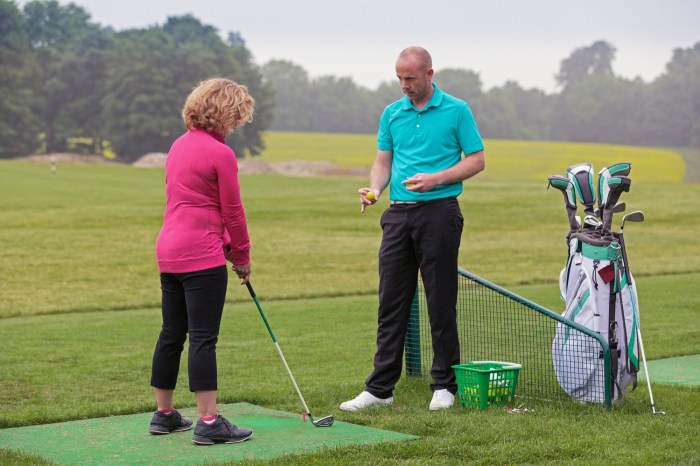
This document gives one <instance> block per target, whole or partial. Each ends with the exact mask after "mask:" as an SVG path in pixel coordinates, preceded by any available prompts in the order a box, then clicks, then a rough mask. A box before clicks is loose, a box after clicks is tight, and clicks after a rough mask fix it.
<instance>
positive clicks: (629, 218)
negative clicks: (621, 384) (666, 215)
mask: <svg viewBox="0 0 700 466" xmlns="http://www.w3.org/2000/svg"><path fill="white" fill-rule="evenodd" d="M643 221H644V212H642V211H640V210H637V211H634V212H630V213H629V214H627V215H625V216H624V217H622V224H621V225H620V235H619V236H620V249H621V250H622V263H623V264H624V267H625V278H626V279H627V286H631V285H632V282H631V278H630V277H631V276H630V270H629V264H628V263H627V251H626V249H625V237H624V233H623V230H624V228H625V222H636V223H641V222H643ZM637 339H638V340H639V350H640V351H641V353H642V362H643V363H644V373H645V374H646V379H647V389H648V390H649V400H650V401H651V412H652V413H653V414H654V415H664V414H666V412H665V411H657V410H656V405H655V404H654V395H653V394H652V392H651V377H649V368H648V367H647V357H646V354H644V343H643V342H642V330H641V325H640V323H639V315H637Z"/></svg>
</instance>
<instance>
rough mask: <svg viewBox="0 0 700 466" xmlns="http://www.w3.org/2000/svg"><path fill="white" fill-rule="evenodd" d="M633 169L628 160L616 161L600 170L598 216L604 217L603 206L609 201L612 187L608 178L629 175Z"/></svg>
mask: <svg viewBox="0 0 700 466" xmlns="http://www.w3.org/2000/svg"><path fill="white" fill-rule="evenodd" d="M631 170H632V164H630V163H628V162H622V163H616V164H615V165H611V166H609V167H605V168H603V169H602V170H601V171H599V172H598V186H597V188H598V212H597V213H598V218H599V219H601V220H602V219H603V206H604V205H605V204H606V203H607V200H608V195H609V193H610V188H609V186H608V180H609V179H610V178H612V177H614V176H627V175H629V174H630V171H631Z"/></svg>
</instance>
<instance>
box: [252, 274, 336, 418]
mask: <svg viewBox="0 0 700 466" xmlns="http://www.w3.org/2000/svg"><path fill="white" fill-rule="evenodd" d="M246 286H247V287H248V292H249V293H250V296H251V297H252V298H253V301H254V302H255V305H256V306H257V307H258V312H260V317H262V320H263V322H265V327H267V331H268V332H269V333H270V337H271V338H272V342H273V343H274V344H275V348H277V352H278V353H279V355H280V357H281V358H282V362H283V363H284V367H285V368H286V369H287V373H288V374H289V377H290V378H291V379H292V383H293V384H294V388H295V389H296V391H297V394H298V395H299V399H300V400H301V404H302V405H304V409H305V410H306V415H307V416H309V419H311V423H312V424H313V425H315V426H316V427H330V426H332V425H333V421H334V419H333V416H326V417H323V418H321V419H319V420H317V421H314V418H313V416H312V415H311V411H309V407H308V406H307V405H306V401H304V397H303V396H302V395H301V391H300V390H299V386H298V385H297V382H296V380H294V375H292V371H291V369H289V364H287V360H286V359H285V358H284V354H282V350H281V349H280V345H279V344H278V343H277V338H275V334H274V333H273V332H272V328H270V324H269V323H268V322H267V318H266V317H265V313H264V312H263V310H262V307H260V302H259V301H258V298H257V296H256V295H255V291H254V290H253V285H251V284H250V282H247V283H246Z"/></svg>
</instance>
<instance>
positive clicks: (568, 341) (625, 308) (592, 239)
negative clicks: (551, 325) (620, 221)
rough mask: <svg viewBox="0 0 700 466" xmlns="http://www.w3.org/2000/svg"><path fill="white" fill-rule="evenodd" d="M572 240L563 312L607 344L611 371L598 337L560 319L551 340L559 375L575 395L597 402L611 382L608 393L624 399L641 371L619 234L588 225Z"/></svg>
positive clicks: (631, 287) (632, 291)
mask: <svg viewBox="0 0 700 466" xmlns="http://www.w3.org/2000/svg"><path fill="white" fill-rule="evenodd" d="M568 244H569V256H568V260H567V263H566V266H565V267H564V269H563V270H562V271H561V274H560V280H559V284H560V292H561V298H562V299H563V300H564V301H565V302H566V310H565V311H564V313H563V314H562V315H563V316H564V317H565V318H567V319H569V320H571V321H573V322H576V323H577V324H580V325H581V326H583V327H586V328H588V329H590V330H592V331H594V332H596V333H598V334H600V336H601V337H602V338H603V339H604V340H605V341H606V342H607V343H608V346H609V348H610V356H611V358H610V359H611V363H610V372H611V373H610V374H609V377H606V374H605V365H604V354H603V351H602V350H601V345H600V343H599V342H598V341H597V340H595V339H593V338H591V337H590V336H588V335H585V334H583V333H581V332H578V331H575V330H572V329H571V327H567V326H565V325H562V324H558V325H557V329H556V333H555V337H554V341H553V344H552V356H553V361H554V370H555V373H556V375H557V380H558V381H559V384H560V385H561V387H562V388H563V389H564V391H566V393H568V394H569V395H570V396H571V397H572V398H574V399H576V400H579V401H582V402H596V403H603V402H604V401H605V400H604V397H605V389H606V387H605V384H606V383H610V384H611V385H612V387H609V389H610V392H609V393H611V394H612V399H613V400H618V401H619V400H621V399H622V396H623V394H624V393H626V392H628V391H631V390H633V389H634V388H635V387H636V386H637V372H638V370H639V360H638V354H639V353H638V342H637V326H638V322H639V319H638V315H639V314H638V308H637V302H638V301H637V291H636V287H635V284H634V279H633V278H632V276H631V275H630V274H629V273H625V270H624V261H623V259H622V252H621V249H620V244H619V242H618V241H617V236H616V234H612V235H605V236H603V235H602V234H601V232H600V231H598V230H593V229H586V228H583V229H580V230H578V231H572V232H571V233H570V234H569V235H568ZM627 277H629V282H628V278H627ZM630 386H631V388H630Z"/></svg>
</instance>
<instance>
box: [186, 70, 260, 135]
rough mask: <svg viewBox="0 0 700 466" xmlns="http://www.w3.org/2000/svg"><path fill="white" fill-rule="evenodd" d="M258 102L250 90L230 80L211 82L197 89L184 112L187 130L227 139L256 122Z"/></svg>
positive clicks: (188, 97) (220, 79) (188, 100)
mask: <svg viewBox="0 0 700 466" xmlns="http://www.w3.org/2000/svg"><path fill="white" fill-rule="evenodd" d="M254 109H255V100H254V99H253V98H252V97H251V96H250V94H248V88H247V87H246V86H244V85H242V84H237V83H235V82H233V81H231V80H230V79H225V78H211V79H207V80H205V81H202V82H200V83H199V84H198V85H197V87H195V88H194V89H193V90H192V92H191V93H190V95H189V96H187V100H186V101H185V106H184V107H183V109H182V119H183V121H184V122H185V126H186V127H187V129H190V130H192V129H203V130H205V131H209V132H211V133H216V134H220V135H221V136H226V135H227V134H229V133H231V132H232V131H234V130H236V129H237V128H240V127H241V126H243V125H244V124H246V123H249V122H250V121H252V120H253V110H254Z"/></svg>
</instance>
